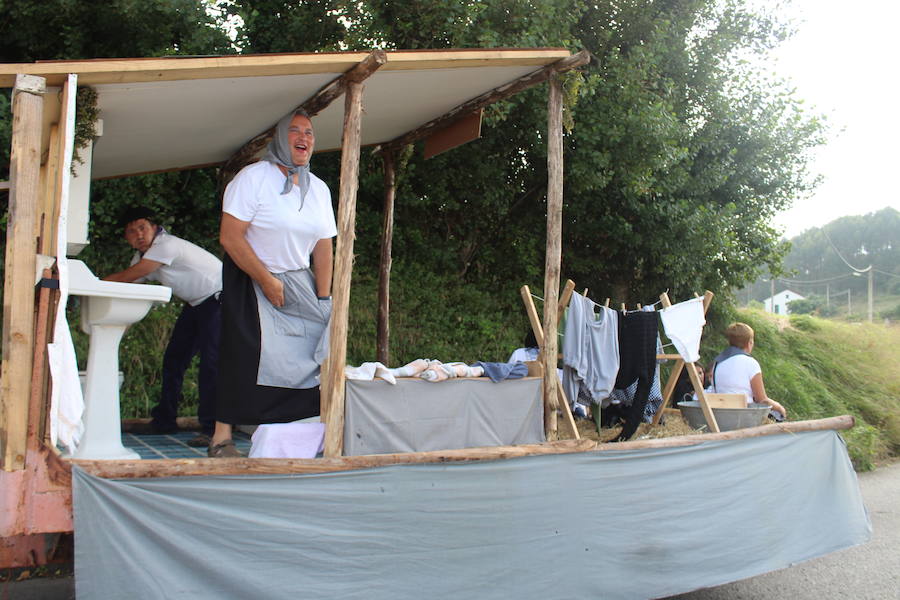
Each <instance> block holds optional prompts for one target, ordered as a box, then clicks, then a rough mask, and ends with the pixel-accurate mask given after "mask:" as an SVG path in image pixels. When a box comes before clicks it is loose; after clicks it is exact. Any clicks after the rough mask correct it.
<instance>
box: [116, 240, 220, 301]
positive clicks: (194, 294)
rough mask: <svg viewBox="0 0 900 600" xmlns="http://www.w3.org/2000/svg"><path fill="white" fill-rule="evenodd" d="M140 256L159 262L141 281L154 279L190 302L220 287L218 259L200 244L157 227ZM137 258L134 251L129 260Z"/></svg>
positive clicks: (136, 253) (139, 257)
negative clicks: (132, 256) (151, 241)
mask: <svg viewBox="0 0 900 600" xmlns="http://www.w3.org/2000/svg"><path fill="white" fill-rule="evenodd" d="M143 258H146V259H148V260H152V261H155V262H158V263H161V265H160V267H159V268H158V269H156V270H155V271H153V272H151V273H149V274H148V275H147V276H146V277H142V278H140V279H138V280H137V281H138V282H141V281H158V282H160V283H161V284H163V285H166V286H169V287H170V288H172V293H173V294H175V295H176V296H177V297H179V298H181V299H182V300H184V301H185V302H187V303H188V304H190V305H191V306H197V305H198V304H200V303H201V302H203V301H204V300H206V299H207V298H209V297H210V296H212V295H213V294H215V293H216V292H220V291H222V261H220V260H219V259H218V258H216V257H215V256H214V255H213V254H211V253H209V252H207V251H206V250H204V249H203V248H201V247H200V246H198V245H196V244H192V243H191V242H188V241H187V240H183V239H181V238H180V237H176V236H174V235H172V234H170V233H168V232H166V231H165V230H160V231H159V233H158V234H157V235H156V237H155V238H154V239H153V243H152V244H151V245H150V248H149V249H148V250H147V251H146V252H145V253H144V256H143ZM140 260H141V254H140V252H135V254H134V258H132V259H131V264H136V263H137V262H138V261H140Z"/></svg>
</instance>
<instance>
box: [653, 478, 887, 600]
mask: <svg viewBox="0 0 900 600" xmlns="http://www.w3.org/2000/svg"><path fill="white" fill-rule="evenodd" d="M859 484H860V489H861V490H862V494H863V500H864V502H865V505H866V509H867V510H868V511H869V518H870V519H871V520H872V530H873V533H872V539H871V540H870V541H869V542H868V543H866V544H863V545H861V546H855V547H853V548H848V549H846V550H841V551H840V552H834V553H832V554H828V555H826V556H823V557H821V558H817V559H814V560H811V561H808V562H805V563H801V564H799V565H796V566H793V567H791V568H789V569H783V570H781V571H773V572H771V573H766V574H764V575H757V576H756V577H751V578H750V579H744V580H742V581H737V582H734V583H729V584H726V585H721V586H718V587H714V588H707V589H703V590H697V591H694V592H691V593H689V594H682V595H680V596H672V597H671V598H669V599H668V600H763V599H765V600H777V599H780V598H785V599H789V600H831V599H833V598H834V599H838V598H852V599H853V600H900V463H895V464H893V465H890V466H887V467H882V468H880V469H877V470H875V471H871V472H869V473H861V474H860V475H859ZM823 526H827V524H825V523H823Z"/></svg>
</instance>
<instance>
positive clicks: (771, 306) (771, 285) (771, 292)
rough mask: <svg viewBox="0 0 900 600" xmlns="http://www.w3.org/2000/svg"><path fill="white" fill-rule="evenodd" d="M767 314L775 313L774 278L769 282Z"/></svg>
mask: <svg viewBox="0 0 900 600" xmlns="http://www.w3.org/2000/svg"><path fill="white" fill-rule="evenodd" d="M769 312H770V313H774V312H775V278H774V277H773V278H772V279H770V280H769Z"/></svg>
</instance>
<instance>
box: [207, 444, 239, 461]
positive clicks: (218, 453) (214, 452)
mask: <svg viewBox="0 0 900 600" xmlns="http://www.w3.org/2000/svg"><path fill="white" fill-rule="evenodd" d="M206 456H208V457H209V458H243V457H244V455H243V454H241V453H240V451H238V449H237V448H236V447H235V446H234V440H225V441H224V442H219V443H218V444H216V445H215V446H213V445H211V444H210V446H209V448H207V450H206Z"/></svg>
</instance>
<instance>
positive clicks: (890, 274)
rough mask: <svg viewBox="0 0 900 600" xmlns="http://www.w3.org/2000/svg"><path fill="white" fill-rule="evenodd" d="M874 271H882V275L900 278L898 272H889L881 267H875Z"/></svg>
mask: <svg viewBox="0 0 900 600" xmlns="http://www.w3.org/2000/svg"><path fill="white" fill-rule="evenodd" d="M873 271H875V272H876V273H881V274H882V275H887V276H888V277H897V278H898V279H900V275H897V274H896V273H888V272H887V271H882V270H881V269H873Z"/></svg>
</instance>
